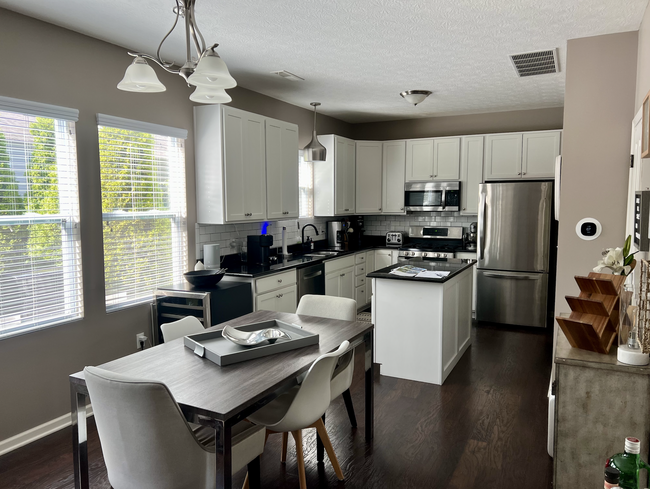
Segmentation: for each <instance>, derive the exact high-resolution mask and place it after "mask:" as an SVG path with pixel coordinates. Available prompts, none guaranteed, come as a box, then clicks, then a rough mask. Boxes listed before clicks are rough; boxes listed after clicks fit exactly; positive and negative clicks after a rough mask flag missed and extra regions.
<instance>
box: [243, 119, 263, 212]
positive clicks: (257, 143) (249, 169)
mask: <svg viewBox="0 0 650 489" xmlns="http://www.w3.org/2000/svg"><path fill="white" fill-rule="evenodd" d="M265 148H266V141H265V137H264V117H262V116H258V115H255V114H251V115H250V116H248V117H247V118H246V120H245V121H244V196H245V198H246V202H245V203H244V207H245V209H246V211H247V213H248V216H246V218H247V219H249V220H253V221H260V220H263V219H266V156H265V153H266V149H265Z"/></svg>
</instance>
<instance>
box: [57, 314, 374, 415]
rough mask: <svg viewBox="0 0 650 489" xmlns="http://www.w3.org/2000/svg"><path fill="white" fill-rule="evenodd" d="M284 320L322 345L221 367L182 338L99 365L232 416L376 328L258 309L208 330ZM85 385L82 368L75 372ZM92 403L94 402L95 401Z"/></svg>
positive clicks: (205, 411)
mask: <svg viewBox="0 0 650 489" xmlns="http://www.w3.org/2000/svg"><path fill="white" fill-rule="evenodd" d="M269 319H279V320H282V321H286V322H288V323H294V324H298V325H300V326H302V327H303V328H304V329H305V330H307V331H310V332H312V333H317V334H318V335H319V341H320V342H319V344H318V345H312V346H308V347H305V348H299V349H296V350H291V351H288V352H284V353H278V354H276V355H270V356H267V357H263V358H259V359H256V360H249V361H246V362H241V363H236V364H234V365H228V366H225V367H219V366H218V365H216V364H214V363H212V362H211V361H210V360H207V359H205V358H200V357H198V356H197V355H195V354H194V352H193V351H192V350H190V349H189V348H186V347H185V346H184V344H183V338H179V339H177V340H174V341H171V342H169V343H164V344H162V345H158V346H155V347H153V348H149V349H147V350H144V351H141V352H137V353H134V354H132V355H128V356H126V357H122V358H119V359H117V360H113V361H112V362H108V363H105V364H103V365H99V367H101V368H103V369H106V370H110V371H111V372H117V373H120V374H124V375H130V376H133V377H136V378H142V379H150V380H156V381H161V382H164V383H165V384H166V385H167V387H168V388H169V390H170V391H171V393H172V394H173V396H174V398H175V399H176V401H177V402H178V403H179V404H180V405H184V406H188V407H191V408H193V409H194V410H195V411H196V412H198V413H199V414H205V415H208V416H211V417H214V418H216V419H221V420H227V419H230V418H231V417H233V416H234V415H236V414H238V413H239V412H240V411H242V410H243V409H245V408H247V407H249V406H251V405H252V404H254V403H256V402H257V401H259V400H260V399H263V398H264V397H266V396H268V395H269V394H271V393H273V392H274V391H276V390H277V389H279V388H280V387H283V386H285V385H286V384H287V383H288V382H292V381H293V380H294V379H295V377H297V376H298V375H300V374H301V373H303V372H305V371H306V370H307V369H308V368H309V366H310V365H311V364H312V363H313V361H314V360H316V358H318V357H319V356H320V355H322V354H325V353H329V352H331V351H333V350H335V349H336V348H338V346H339V345H340V344H341V343H342V342H343V341H345V340H348V341H350V342H352V341H354V340H357V339H360V338H363V335H364V334H365V333H367V332H368V331H370V330H371V329H372V328H373V325H372V324H371V323H368V322H350V321H338V320H334V319H326V318H318V317H314V316H304V315H296V314H288V313H282V312H272V311H257V312H253V313H251V314H247V315H245V316H242V317H239V318H237V319H233V320H232V321H228V322H227V323H223V324H220V325H218V326H214V327H212V328H209V329H206V331H212V330H219V329H223V327H224V326H225V325H226V324H229V325H231V326H240V325H243V324H249V323H252V322H258V321H264V320H269ZM70 381H71V382H73V383H81V384H85V380H84V375H83V371H81V372H77V373H75V374H72V375H71V376H70ZM91 401H92V400H91Z"/></svg>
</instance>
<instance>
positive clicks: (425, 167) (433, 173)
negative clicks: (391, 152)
mask: <svg viewBox="0 0 650 489" xmlns="http://www.w3.org/2000/svg"><path fill="white" fill-rule="evenodd" d="M459 178H460V138H457V137H453V138H435V139H414V140H410V141H407V142H406V181H407V182H412V181H423V180H458V179H459Z"/></svg>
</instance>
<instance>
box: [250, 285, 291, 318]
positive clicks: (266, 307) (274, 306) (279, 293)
mask: <svg viewBox="0 0 650 489" xmlns="http://www.w3.org/2000/svg"><path fill="white" fill-rule="evenodd" d="M297 301H298V287H296V286H295V285H292V286H291V287H284V288H282V289H278V290H275V291H273V292H267V293H266V294H261V295H258V296H257V299H256V309H257V310H258V311H276V312H290V313H295V312H296V303H297Z"/></svg>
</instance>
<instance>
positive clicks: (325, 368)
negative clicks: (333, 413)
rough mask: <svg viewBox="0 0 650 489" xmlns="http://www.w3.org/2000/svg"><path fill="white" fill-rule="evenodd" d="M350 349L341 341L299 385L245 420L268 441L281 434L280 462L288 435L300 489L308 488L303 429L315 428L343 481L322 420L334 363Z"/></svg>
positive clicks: (317, 360)
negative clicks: (258, 428)
mask: <svg viewBox="0 0 650 489" xmlns="http://www.w3.org/2000/svg"><path fill="white" fill-rule="evenodd" d="M349 348H350V342H349V341H344V342H343V343H341V345H340V346H339V347H338V349H337V350H336V351H333V352H331V353H326V354H325V355H321V356H320V357H318V358H317V359H316V360H315V361H314V363H313V364H312V365H311V367H310V368H309V371H308V372H307V376H306V377H305V379H304V380H303V382H302V383H301V384H300V385H297V386H295V387H294V388H292V389H291V390H289V391H287V392H285V393H284V394H282V395H280V396H279V397H277V398H276V399H274V400H273V401H271V402H270V403H269V404H267V405H266V406H264V407H263V408H261V409H260V410H258V411H256V412H255V413H253V414H251V415H250V416H248V420H249V421H252V422H253V423H255V424H257V425H261V426H265V427H266V435H267V437H268V435H269V434H275V433H282V434H283V453H284V460H283V461H286V437H285V436H284V435H285V434H287V433H291V435H292V436H293V439H294V440H295V442H296V456H297V458H298V476H299V480H300V489H306V487H307V479H306V476H305V458H304V453H303V449H302V430H303V429H306V428H316V430H317V432H318V436H319V437H320V438H321V440H322V441H323V445H325V450H326V451H327V456H328V457H329V459H330V462H331V463H332V466H333V467H334V472H335V473H336V476H337V477H338V479H339V480H341V481H342V480H344V479H345V477H344V476H343V471H342V470H341V467H340V466H339V462H338V460H337V459H336V454H335V453H334V448H333V447H332V443H331V442H330V439H329V436H328V435H327V430H326V429H325V424H324V423H323V420H322V419H321V416H323V414H324V413H325V410H326V409H327V407H328V406H329V404H330V381H331V379H332V373H333V372H334V368H335V367H336V362H337V361H338V360H339V358H341V356H342V355H344V354H345V353H346V352H347V351H348V349H349Z"/></svg>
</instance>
